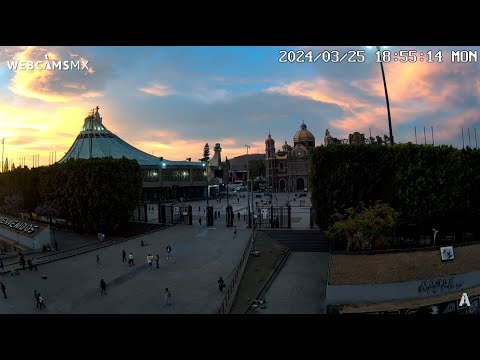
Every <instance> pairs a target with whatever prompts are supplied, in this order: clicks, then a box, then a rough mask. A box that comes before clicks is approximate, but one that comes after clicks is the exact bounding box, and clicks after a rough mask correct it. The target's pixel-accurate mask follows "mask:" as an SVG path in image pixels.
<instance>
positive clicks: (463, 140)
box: [462, 128, 465, 149]
mask: <svg viewBox="0 0 480 360" xmlns="http://www.w3.org/2000/svg"><path fill="white" fill-rule="evenodd" d="M462 147H463V149H465V139H464V138H463V128H462Z"/></svg>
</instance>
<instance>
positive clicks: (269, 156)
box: [265, 132, 276, 190]
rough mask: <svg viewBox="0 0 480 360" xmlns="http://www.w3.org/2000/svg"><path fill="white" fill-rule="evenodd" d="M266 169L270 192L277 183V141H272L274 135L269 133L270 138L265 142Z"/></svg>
mask: <svg viewBox="0 0 480 360" xmlns="http://www.w3.org/2000/svg"><path fill="white" fill-rule="evenodd" d="M265 154H266V161H265V168H266V174H267V186H268V190H270V189H271V188H273V184H274V181H275V166H276V165H275V140H273V139H272V135H270V132H268V138H267V139H266V140H265Z"/></svg>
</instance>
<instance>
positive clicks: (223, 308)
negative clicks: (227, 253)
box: [218, 230, 257, 314]
mask: <svg viewBox="0 0 480 360" xmlns="http://www.w3.org/2000/svg"><path fill="white" fill-rule="evenodd" d="M256 236H257V231H256V230H254V231H253V232H252V234H251V235H250V239H249V241H248V243H247V246H245V250H244V251H243V254H242V257H241V258H240V262H239V263H238V265H237V267H236V268H235V272H234V273H233V279H232V281H231V283H230V285H229V286H228V289H227V292H226V294H225V297H224V298H223V301H222V304H221V305H220V308H219V309H218V313H219V314H228V313H229V312H230V308H231V307H232V303H233V299H235V295H236V293H237V290H238V285H239V284H240V280H241V279H242V275H243V272H244V270H245V267H246V265H247V260H248V257H249V256H250V252H251V251H252V246H253V244H254V241H255V238H256Z"/></svg>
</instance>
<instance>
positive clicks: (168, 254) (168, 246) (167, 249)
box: [165, 245, 172, 259]
mask: <svg viewBox="0 0 480 360" xmlns="http://www.w3.org/2000/svg"><path fill="white" fill-rule="evenodd" d="M165 250H166V251H167V259H170V253H171V252H172V247H171V246H170V245H167V248H166V249H165Z"/></svg>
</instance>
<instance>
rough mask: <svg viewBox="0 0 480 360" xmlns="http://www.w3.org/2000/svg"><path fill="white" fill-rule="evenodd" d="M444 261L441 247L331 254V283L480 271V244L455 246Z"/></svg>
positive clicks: (415, 277)
mask: <svg viewBox="0 0 480 360" xmlns="http://www.w3.org/2000/svg"><path fill="white" fill-rule="evenodd" d="M454 251H455V259H454V260H452V261H446V262H442V260H441V258H440V251H439V250H432V251H416V252H403V253H395V254H375V255H332V259H331V267H330V279H329V284H332V285H358V284H384V283H393V282H401V281H413V280H426V279H433V278H436V277H443V276H448V275H455V274H462V273H468V272H472V271H477V270H480V261H479V259H480V244H477V245H469V246H460V247H455V248H454Z"/></svg>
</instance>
